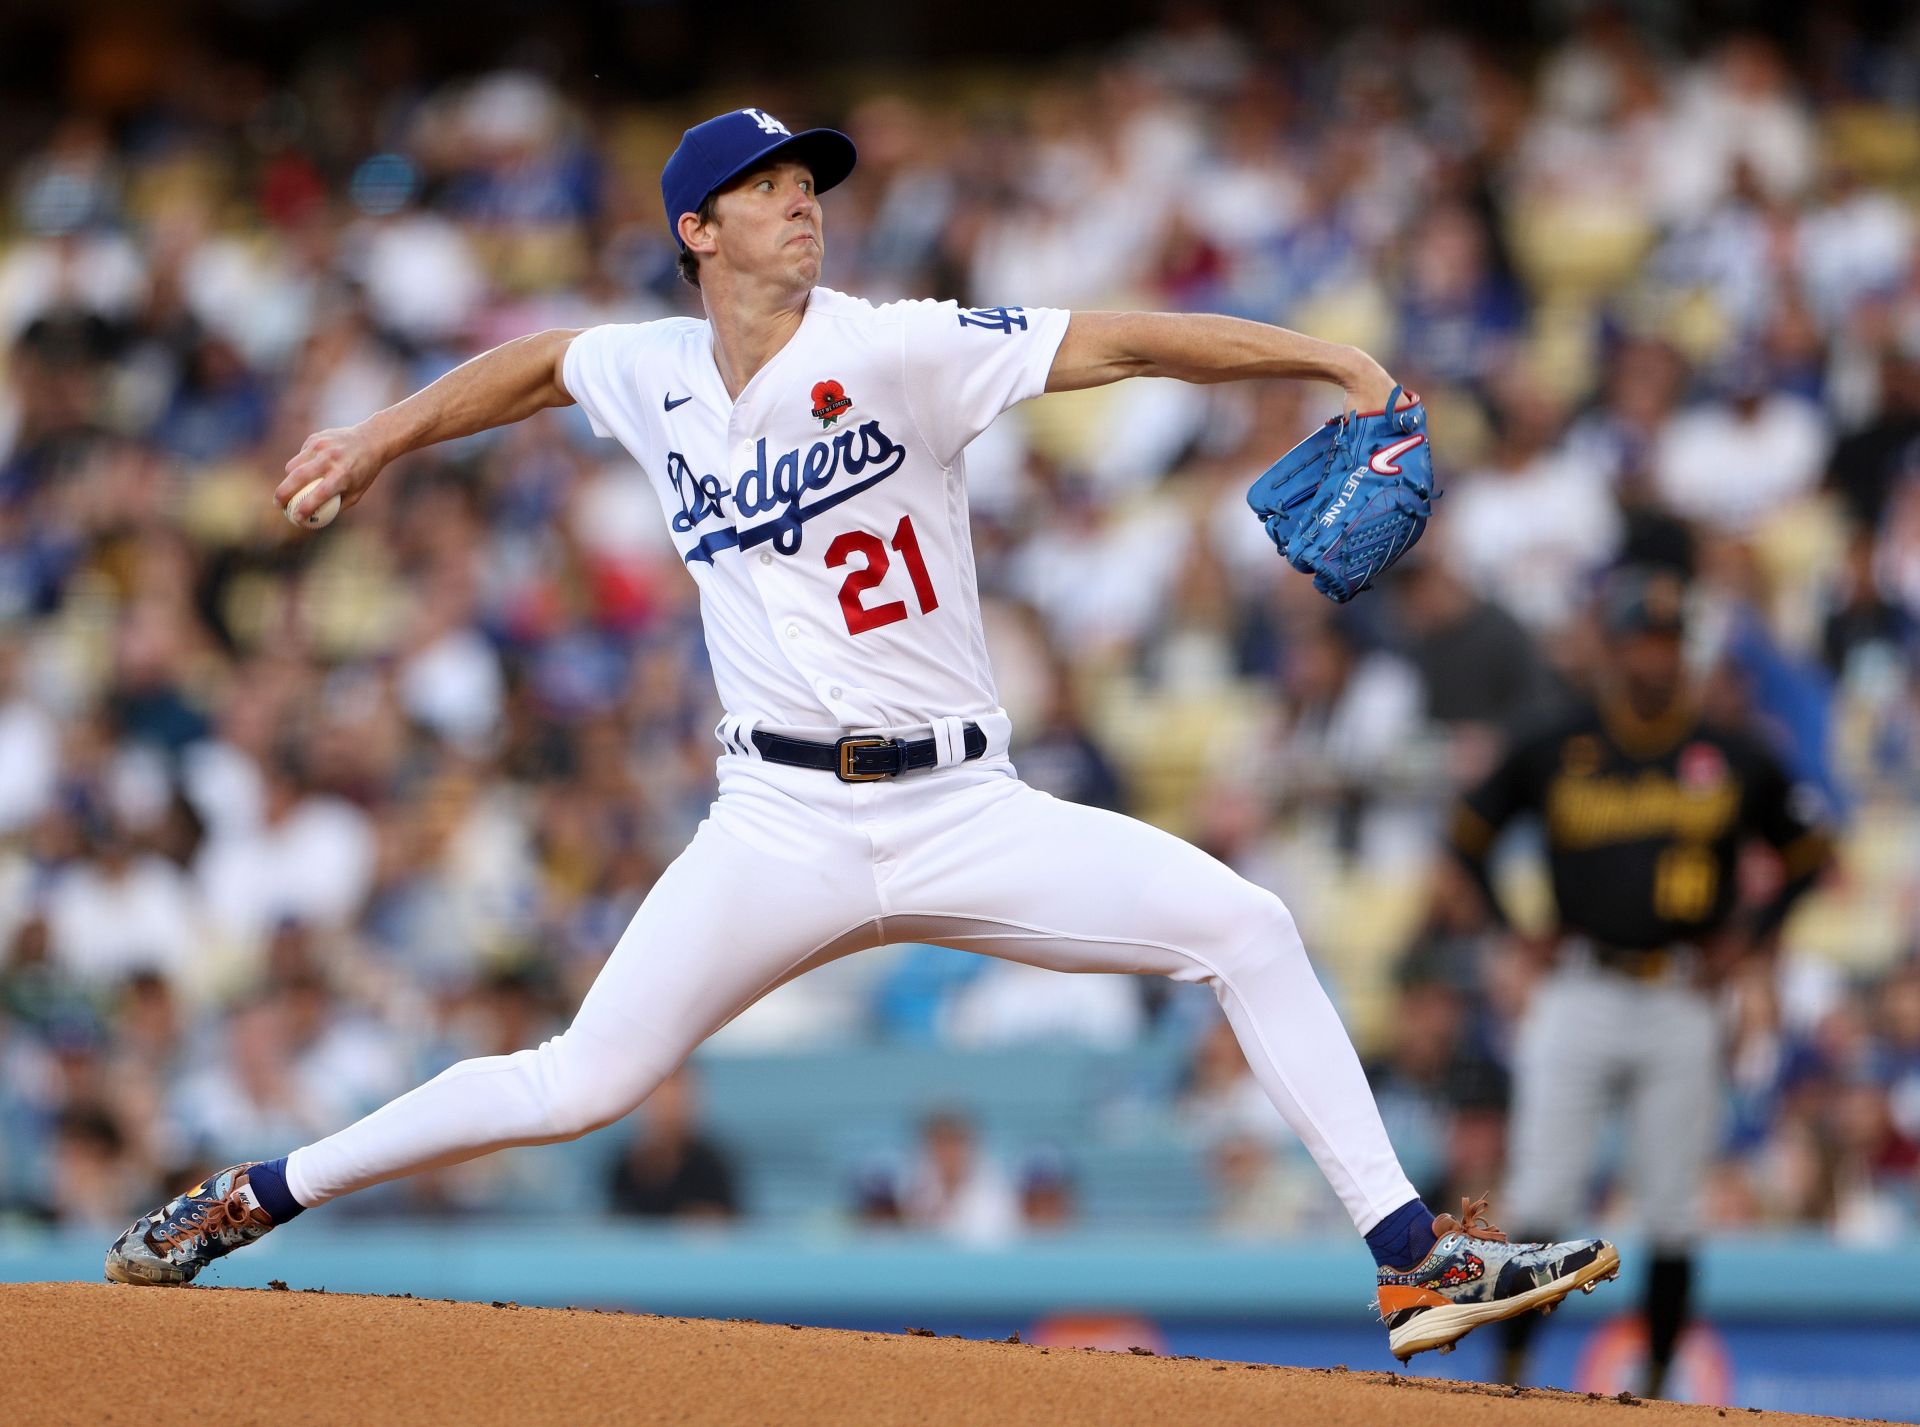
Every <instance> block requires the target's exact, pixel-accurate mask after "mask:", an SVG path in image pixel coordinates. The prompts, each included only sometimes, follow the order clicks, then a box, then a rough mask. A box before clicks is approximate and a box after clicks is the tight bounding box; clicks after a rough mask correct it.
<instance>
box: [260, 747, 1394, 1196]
mask: <svg viewBox="0 0 1920 1427" xmlns="http://www.w3.org/2000/svg"><path fill="white" fill-rule="evenodd" d="M719 775H720V796H719V798H718V799H717V800H716V801H715V803H714V805H713V809H712V811H711V813H710V814H709V815H708V817H707V819H706V820H705V821H704V822H702V823H701V825H700V828H699V831H698V832H697V833H696V834H695V835H694V838H693V840H692V842H690V843H689V844H688V845H687V848H686V850H685V851H684V852H683V853H682V854H681V855H680V856H679V857H678V858H677V859H676V860H675V861H674V863H673V865H672V866H670V867H669V868H668V869H667V870H666V872H665V873H664V874H663V875H662V876H661V878H660V880H659V881H658V882H657V883H656V884H655V885H654V887H653V889H652V891H651V892H649V893H648V895H647V898H646V901H645V902H644V903H643V904H642V905H641V907H640V910H639V911H638V912H637V913H636V914H635V916H634V919H633V921H632V923H631V924H630V925H629V926H628V927H627V930H626V932H625V934H624V935H623V936H622V937H621V938H620V943H619V945H618V946H616V947H615V948H614V951H613V954H612V956H611V957H609V958H608V960H607V963H606V966H605V967H604V968H603V969H602V970H601V972H600V975H599V978H598V979H597V980H596V981H595V982H594V984H593V987H592V989H591V990H589V991H588V993H587V996H586V999H585V1000H584V1001H583V1002H582V1003H581V1006H580V1011H579V1014H578V1015H577V1016H576V1017H575V1018H574V1021H573V1024H572V1026H570V1027H569V1028H568V1029H567V1031H566V1032H565V1033H564V1034H562V1035H560V1036H556V1037H555V1038H554V1039H552V1040H550V1041H547V1042H546V1043H545V1044H544V1045H542V1046H540V1047H539V1048H538V1049H537V1050H524V1051H520V1052H518V1053H517V1054H514V1055H507V1056H492V1057H487V1058H484V1059H477V1060H469V1061H463V1062H461V1063H460V1064H458V1065H455V1066H452V1067H451V1068H449V1069H448V1070H446V1071H444V1072H443V1073H441V1074H440V1075H438V1076H436V1077H435V1078H434V1079H433V1080H431V1081H429V1082H427V1083H426V1084H425V1085H422V1086H421V1087H420V1088H419V1089H417V1090H414V1091H412V1092H410V1093H409V1094H406V1095H403V1096H401V1097H400V1098H399V1099H397V1100H395V1101H393V1102H392V1103H391V1104H389V1105H386V1106H384V1107H382V1108H381V1109H379V1110H376V1111H374V1112H373V1113H372V1114H370V1115H368V1116H367V1117H366V1118H365V1119H363V1120H361V1121H359V1122H358V1123H357V1124H354V1125H350V1126H348V1127H347V1128H346V1129H344V1130H342V1131H340V1132H339V1133H338V1134H335V1135H331V1136H329V1137H328V1138H326V1139H324V1140H321V1141H320V1142H318V1143H317V1144H313V1145H309V1146H307V1147H305V1148H304V1149H300V1150H296V1151H295V1152H294V1153H293V1155H292V1156H291V1157H290V1158H289V1160H288V1163H287V1185H288V1188H289V1189H290V1190H291V1191H292V1192H293V1195H294V1197H295V1198H296V1199H298V1200H299V1201H300V1202H301V1203H302V1204H306V1205H314V1204H320V1203H324V1202H325V1201H326V1200H329V1199H332V1198H334V1197H336V1196H338V1195H341V1194H346V1193H350V1192H351V1191H353V1190H356V1189H364V1188H366V1187H367V1186H368V1185H373V1184H379V1183H382V1182H383V1181H385V1180H389V1179H395V1178H399V1177H400V1176H403V1175H407V1174H413V1173H416V1172H418V1171H420V1170H425V1169H433V1168H437V1167H440V1166H443V1165H449V1164H457V1163H459V1162H460V1161H462V1160H467V1159H472V1158H474V1157H475V1156H477V1155H482V1154H486V1153H488V1152H489V1151H492V1150H497V1149H504V1148H506V1147H508V1146H510V1145H528V1144H547V1143H551V1142H553V1141H556V1140H567V1139H572V1138H574V1137H576V1136H579V1135H583V1134H585V1133H587V1132H588V1131H590V1130H594V1129H598V1128H599V1127H601V1126H603V1125H606V1124H609V1123H611V1122H612V1121H614V1120H617V1119H619V1118H620V1117H621V1116H623V1115H625V1114H627V1113H628V1112H629V1111H631V1110H633V1109H634V1108H635V1107H636V1106H638V1105H639V1104H640V1103H641V1102H642V1101H643V1100H645V1099H646V1098H647V1096H648V1095H649V1094H650V1093H652V1091H653V1088H654V1087H655V1086H656V1085H658V1084H659V1083H660V1082H661V1081H662V1080H663V1079H664V1078H665V1077H666V1076H667V1075H668V1074H670V1073H671V1072H672V1071H673V1070H674V1068H675V1067H676V1066H678V1065H679V1064H680V1062H681V1061H682V1060H683V1059H684V1058H685V1057H686V1056H687V1055H688V1053H689V1052H691V1051H692V1050H693V1048H694V1047H695V1046H697V1045H699V1043H700V1042H701V1041H702V1040H704V1039H705V1038H706V1037H707V1036H709V1035H710V1034H712V1033H713V1032H714V1031H715V1030H718V1029H719V1028H720V1027H721V1026H723V1025H725V1024H726V1023H727V1022H728V1021H729V1020H731V1019H732V1018H733V1017H734V1016H736V1015H738V1014H739V1013H740V1012H741V1011H743V1010H745V1009H746V1008H747V1007H748V1006H750V1005H751V1004H753V1002H754V1001H756V1000H758V999H759V998H760V997H761V996H764V995H766V994H767V993H768V992H769V991H771V990H773V989H774V988H775V987H777V986H779V985H781V984H782V983H784V982H786V981H789V980H791V979H792V978H794V977H795V976H798V975H800V974H801V973H802V972H805V971H808V970H810V969H811V968H813V967H816V966H820V965H823V964H824V963H826V962H828V961H831V960H833V959H835V958H837V957H841V956H845V955H847V954H848V953H849V952H854V951H859V950H861V949H863V948H866V947H871V946H878V945H883V944H887V943H893V942H930V943H936V944H939V945H944V946H951V947H959V948H963V949H966V950H969V951H980V952H985V953H987V954H988V955H991V956H999V957H1005V958H1007V959H1009V960H1012V961H1020V962H1026V963H1028V964H1031V965H1035V966H1043V967H1047V968H1050V969H1052V970H1056V971H1132V972H1143V973H1151V974H1154V975H1160V976H1171V977H1174V978H1176V979H1177V980H1181V981H1205V982H1207V983H1208V984H1209V985H1211V986H1212V987H1213V989H1214V992H1215V994H1217V995H1218V996H1219V998H1220V1004H1221V1005H1222V1006H1223V1007H1224V1008H1225V1010H1226V1014H1227V1019H1228V1020H1229V1022H1230V1023H1231V1024H1232V1026H1233V1029H1234V1032H1235V1034H1236V1035H1237V1036H1238V1037H1239V1040H1240V1045H1241V1047H1242V1048H1243V1049H1244V1051H1245V1052H1246V1056H1247V1061H1248V1063H1249V1064H1250V1065H1251V1066H1252V1068H1253V1073H1254V1074H1255V1076H1256V1077H1258V1079H1259V1081H1260V1084H1261V1086H1262V1088H1264V1089H1265V1091H1266V1092H1267V1094H1268V1096H1269V1097H1271V1099H1272V1100H1273V1103H1274V1105H1275V1106H1276V1107H1277V1108H1278V1109H1279V1111H1280V1114H1281V1115H1282V1116H1283V1117H1284V1118H1285V1119H1286V1122H1287V1123H1288V1125H1290V1126H1291V1127H1292V1128H1293V1130H1294V1132H1295V1133H1296V1134H1298V1135H1299V1136H1300V1138H1301V1140H1302V1141H1304V1142H1305V1144H1306V1146H1307V1148H1308V1149H1309V1150H1310V1151H1311V1152H1312V1154H1313V1157H1314V1160H1315V1162H1316V1163H1318V1164H1319V1166H1320V1168H1321V1170H1322V1171H1323V1172H1324V1173H1325V1175H1326V1176H1327V1179H1328V1181H1329V1182H1330V1183H1331V1184H1332V1186H1333V1188H1334V1190H1335V1191H1336V1192H1337V1193H1338V1194H1339V1196H1340V1200H1341V1202H1342V1203H1343V1204H1344V1205H1345V1206H1346V1208H1347V1212H1348V1213H1349V1214H1351V1215H1352V1217H1353V1222H1354V1225H1355V1227H1357V1228H1358V1229H1359V1230H1360V1231H1361V1232H1362V1233H1364V1232H1366V1231H1367V1230H1368V1229H1370V1228H1372V1227H1373V1226H1374V1225H1375V1224H1376V1223H1378V1222H1379V1221H1380V1220H1381V1219H1382V1218H1384V1217H1385V1216H1386V1215H1387V1214H1389V1213H1391V1212H1392V1211H1393V1210H1395V1209H1397V1208H1399V1207H1400V1206H1401V1205H1402V1204H1405V1203H1406V1202H1407V1201H1408V1200H1410V1199H1412V1198H1414V1197H1415V1196H1414V1190H1413V1187H1412V1185H1411V1184H1410V1183H1409V1182H1408V1180H1407V1177H1406V1175H1405V1174H1404V1173H1403V1172H1402V1171H1401V1168H1400V1164H1399V1161H1398V1160H1397V1159H1396V1158H1395V1156H1394V1153H1393V1149H1392V1146H1391V1145H1389V1144H1388V1142H1387V1134H1386V1130H1385V1128H1384V1127H1383V1126H1382V1124H1381V1122H1380V1115H1379V1112H1378V1111H1377V1110H1376V1109H1375V1107H1374V1102H1373V1095H1372V1092H1371V1091H1370V1089H1369V1088H1368V1086H1367V1082H1366V1078H1365V1076H1364V1075H1363V1074H1362V1072H1361V1069H1360V1061H1359V1058H1358V1057H1357V1056H1356V1055H1355V1054H1354V1051H1353V1046H1352V1043H1351V1042H1350V1041H1349V1040H1348V1039H1347V1034H1346V1031H1345V1029H1344V1028H1343V1027H1342V1026H1341V1024H1340V1020H1339V1017H1338V1016H1337V1015H1336V1014H1335V1012H1334V1009H1333V1006H1332V1004H1331V1003H1330V1002H1329V1001H1328V1000H1327V996H1326V993H1325V992H1324V991H1323V990H1322V989H1321V987H1320V983H1319V981H1318V980H1317V979H1316V978H1315V976H1314V973H1313V968H1312V967H1311V966H1310V965H1309V964H1308V962H1307V955H1306V951H1305V948H1304V947H1303V946H1302V945H1301V942H1300V935H1299V933H1298V932H1297V931H1296V930H1295V928H1294V923H1293V918H1292V916H1291V915H1290V914H1289V913H1288V912H1287V909H1286V907H1285V906H1284V905H1282V904H1281V902H1280V900H1279V899H1278V898H1277V897H1275V896H1273V895H1272V894H1271V893H1269V892H1266V891H1263V890H1261V889H1260V888H1258V887H1256V886H1254V885H1253V884H1252V883H1250V882H1247V881H1246V880H1244V879H1243V878H1241V877H1239V876H1238V875H1236V874H1235V873H1233V872H1232V871H1230V870H1229V869H1228V868H1227V867H1226V866H1224V865H1223V864H1221V863H1220V862H1217V861H1216V860H1214V859H1213V858H1211V857H1209V856H1207V855H1206V854H1205V853H1203V852H1201V851H1200V850H1199V849H1197V848H1195V847H1192V846H1190V845H1189V844H1187V843H1185V842H1182V841H1181V840H1180V839H1178V838H1176V837H1173V836H1172V835H1170V834H1168V833H1165V832H1162V831H1160V830H1159V829H1157V828H1154V827H1151V826H1149V825H1147V824H1145V823H1141V822H1136V821H1134V820H1132V819H1130V818H1125V817H1121V816H1119V815H1118V814H1115V813H1110V812H1104V811H1101V810H1098V809H1094V808H1085V807H1080V806H1078V805H1076V804H1073V803H1066V802H1061V801H1059V800H1058V799H1056V798H1053V797H1050V796H1049V795H1047V794H1045V793H1041V792H1038V791H1036V790H1035V789H1033V788H1030V787H1028V786H1027V785H1026V784H1025V783H1022V782H1021V781H1020V780H1019V778H1018V777H1017V776H1016V775H1015V773H1014V770H1013V765H1012V764H1011V763H1009V762H1008V761H1007V760H1006V759H1005V758H1004V757H991V756H990V757H989V758H987V759H984V760H981V761H978V762H973V763H961V764H957V765H954V766H951V767H947V768H942V769H938V770H934V771H930V772H925V773H917V774H909V775H907V776H905V777H903V778H900V779H898V780H893V781H887V782H876V783H842V782H840V781H839V780H838V779H837V778H835V777H834V776H833V775H831V774H829V773H821V772H817V771H814V770H811V769H801V768H789V767H785V766H781V765H776V764H769V763H766V762H764V761H762V760H760V759H758V758H753V757H747V756H741V755H734V754H730V755H728V756H726V757H723V758H721V759H720V762H719Z"/></svg>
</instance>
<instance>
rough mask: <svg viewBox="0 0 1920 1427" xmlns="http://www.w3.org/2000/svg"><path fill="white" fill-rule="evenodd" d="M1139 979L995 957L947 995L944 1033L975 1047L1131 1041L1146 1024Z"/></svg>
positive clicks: (1112, 1045) (950, 1039) (958, 1043)
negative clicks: (951, 996)
mask: <svg viewBox="0 0 1920 1427" xmlns="http://www.w3.org/2000/svg"><path fill="white" fill-rule="evenodd" d="M1140 979H1141V978H1139V977H1137V976H1099V975H1083V974H1073V973H1068V972H1062V971H1049V970H1047V969H1045V968H1044V967H1039V966H1026V965H1023V964H1021V963H1020V962H1017V961H1003V960H1001V959H999V958H998V957H996V958H993V959H992V960H990V961H989V962H988V963H987V965H986V968H985V969H984V970H982V971H981V972H980V973H979V974H978V975H977V976H975V977H973V978H972V979H971V980H969V981H968V982H967V984H966V986H965V987H964V988H963V989H961V990H960V991H959V992H958V993H957V994H956V995H955V996H954V998H953V1000H952V1001H951V1002H950V1003H949V1005H948V1007H947V1015H946V1019H945V1022H944V1026H945V1032H946V1034H945V1039H946V1040H947V1041H948V1042H949V1043H950V1044H952V1045H956V1046H965V1047H970V1048H971V1047H981V1046H1004V1045H1038V1044H1048V1045H1088V1046H1101V1047H1106V1048H1109V1049H1112V1048H1117V1047H1121V1046H1125V1045H1127V1044H1129V1043H1131V1042H1132V1041H1134V1040H1135V1039H1137V1038H1138V1036H1139V1034H1140V1031H1141V1028H1142V1027H1143V1026H1144V1025H1145V1019H1146V1018H1145V1016H1144V1014H1143V1011H1142V1003H1141V992H1140V986H1139V983H1140Z"/></svg>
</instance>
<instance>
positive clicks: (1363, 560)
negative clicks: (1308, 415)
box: [1247, 387, 1434, 604]
mask: <svg viewBox="0 0 1920 1427" xmlns="http://www.w3.org/2000/svg"><path fill="white" fill-rule="evenodd" d="M1399 401H1400V388H1399V387H1395V388H1394V389H1393V394H1392V395H1391V396H1389V397H1388V398H1387V407H1386V410H1385V411H1375V412H1370V413H1368V414H1366V415H1360V414H1357V413H1354V412H1349V413H1347V415H1346V416H1344V417H1337V418H1335V419H1334V420H1332V421H1329V422H1328V423H1327V424H1326V425H1325V426H1322V427H1321V428H1320V429H1319V430H1318V431H1316V432H1314V433H1313V435H1311V436H1309V437H1308V438H1307V439H1306V440H1304V441H1302V442H1301V443H1300V444H1299V445H1298V446H1295V447H1294V448H1293V449H1292V450H1291V451H1289V452H1287V454H1286V455H1284V456H1282V457H1281V458H1280V459H1279V460H1278V461H1276V462H1274V463H1273V465H1272V466H1270V467H1269V468H1268V469H1267V472H1266V474H1265V475H1263V476H1261V477H1260V479H1259V480H1257V481H1255V482H1254V483H1253V487H1252V489H1250V490H1249V491H1248V492H1247V504H1248V505H1250V506H1252V507H1253V511H1254V514H1256V515H1258V516H1259V517H1260V518H1261V519H1262V520H1263V521H1264V522H1265V523H1266V527H1267V534H1268V535H1270V536H1272V537H1273V543H1274V544H1275V545H1277V546H1279V547H1280V553H1281V554H1282V555H1284V556H1286V557H1287V562H1288V563H1289V564H1291V565H1292V566H1293V568H1294V569H1296V570H1299V571H1300V572H1302V573H1303V574H1308V575H1312V576H1313V587H1314V588H1315V589H1316V590H1318V591H1320V593H1321V594H1323V595H1325V596H1326V597H1327V598H1328V599H1330V600H1332V601H1333V602H1334V603H1335V604H1345V603H1346V602H1347V601H1348V600H1350V599H1352V598H1353V597H1354V596H1355V595H1357V594H1359V593H1360V591H1362V590H1364V589H1366V588H1367V587H1368V586H1370V585H1371V584H1372V583H1373V582H1374V579H1375V577H1377V576H1378V575H1379V574H1380V573H1381V572H1382V571H1383V570H1385V569H1386V568H1387V567H1388V566H1389V565H1391V564H1392V563H1393V562H1394V561H1395V560H1398V559H1399V558H1400V557H1401V556H1402V555H1404V554H1406V553H1407V551H1409V550H1411V549H1412V548H1413V546H1414V542H1416V541H1417V540H1419V538H1420V536H1421V534H1422V533H1423V532H1424V531H1425V530H1426V528H1427V520H1428V517H1430V516H1431V515H1432V514H1433V497H1434V490H1433V450H1432V448H1431V447H1430V446H1429V445H1428V444H1427V408H1426V407H1425V406H1424V405H1422V404H1421V402H1420V400H1419V398H1418V397H1416V398H1414V403H1413V405H1412V406H1409V407H1407V408H1406V409H1405V410H1402V411H1395V410H1394V407H1395V406H1397V405H1398V404H1399Z"/></svg>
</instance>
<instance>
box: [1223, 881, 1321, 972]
mask: <svg viewBox="0 0 1920 1427" xmlns="http://www.w3.org/2000/svg"><path fill="white" fill-rule="evenodd" d="M1218 956H1219V960H1220V970H1221V971H1222V972H1223V973H1224V974H1226V975H1228V976H1232V975H1234V974H1236V973H1243V974H1244V973H1247V972H1255V971H1272V970H1277V969H1289V970H1306V969H1308V966H1307V951H1306V947H1305V946H1303V945H1302V944H1301V941H1300V929H1299V928H1298V927H1297V926H1295V925H1294V920H1293V913H1292V912H1289V911H1288V910H1287V905H1286V903H1284V902H1282V901H1281V900H1280V899H1279V898H1278V897H1276V896H1274V895H1273V894H1272V893H1271V892H1264V891H1256V894H1255V895H1253V896H1250V897H1247V898H1245V899H1243V900H1242V901H1241V903H1240V904H1239V905H1238V906H1237V907H1236V908H1235V909H1234V920H1233V924H1232V927H1231V929H1230V933H1229V935H1227V936H1226V937H1225V938H1224V939H1223V942H1222V945H1221V947H1220V950H1219V952H1218Z"/></svg>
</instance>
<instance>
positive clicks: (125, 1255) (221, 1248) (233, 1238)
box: [107, 1160, 273, 1288]
mask: <svg viewBox="0 0 1920 1427" xmlns="http://www.w3.org/2000/svg"><path fill="white" fill-rule="evenodd" d="M257 1163H258V1161H257V1160H256V1161H254V1162H253V1163H250V1164H236V1165H234V1166H233V1167H232V1168H230V1169H223V1170H221V1171H220V1172H219V1173H218V1174H216V1175H214V1176H213V1177H212V1178H211V1179H207V1180H203V1181H202V1182H201V1183H199V1184H196V1185H195V1186H194V1187H193V1188H191V1189H189V1190H188V1191H187V1192H186V1193H185V1194H182V1195H181V1196H180V1197H179V1198H178V1199H175V1200H173V1201H172V1202H171V1203H169V1204H167V1205H166V1206H165V1207H163V1208H160V1209H156V1210H154V1211H153V1213H151V1214H149V1215H147V1216H146V1217H145V1218H143V1219H136V1220H134V1222H133V1224H132V1225H131V1226H130V1227H129V1228H128V1229H127V1231H126V1233H124V1234H122V1235H121V1236H120V1237H119V1238H118V1239H116V1240H115V1241H114V1245H113V1247H112V1248H110V1249H108V1250H107V1277H108V1278H109V1279H111V1280H112V1281H113V1282H115V1283H142V1284H151V1285H153V1286H155V1287H159V1288H174V1287H178V1286H179V1285H181V1284H185V1283H191V1282H193V1279H194V1275H196V1274H198V1273H199V1272H200V1270H201V1269H203V1268H205V1267H206V1266H207V1265H208V1264H210V1263H212V1262H213V1261H214V1260H215V1259H217V1258H224V1257H225V1256H226V1255H228V1254H230V1253H232V1252H233V1251H234V1250H235V1249H238V1248H244V1247H245V1246H246V1245H248V1244H250V1243H252V1242H253V1241H254V1240H255V1239H257V1238H259V1237H260V1236H261V1235H262V1234H264V1233H266V1232H267V1230H269V1229H271V1228H272V1227H273V1220H272V1219H270V1218H268V1217H267V1211H266V1210H265V1209H262V1208H261V1207H260V1200H259V1198H258V1197H257V1196H256V1195H255V1194H254V1192H253V1186H252V1185H251V1184H250V1183H248V1181H247V1171H248V1170H250V1169H252V1168H253V1167H254V1164H257Z"/></svg>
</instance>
